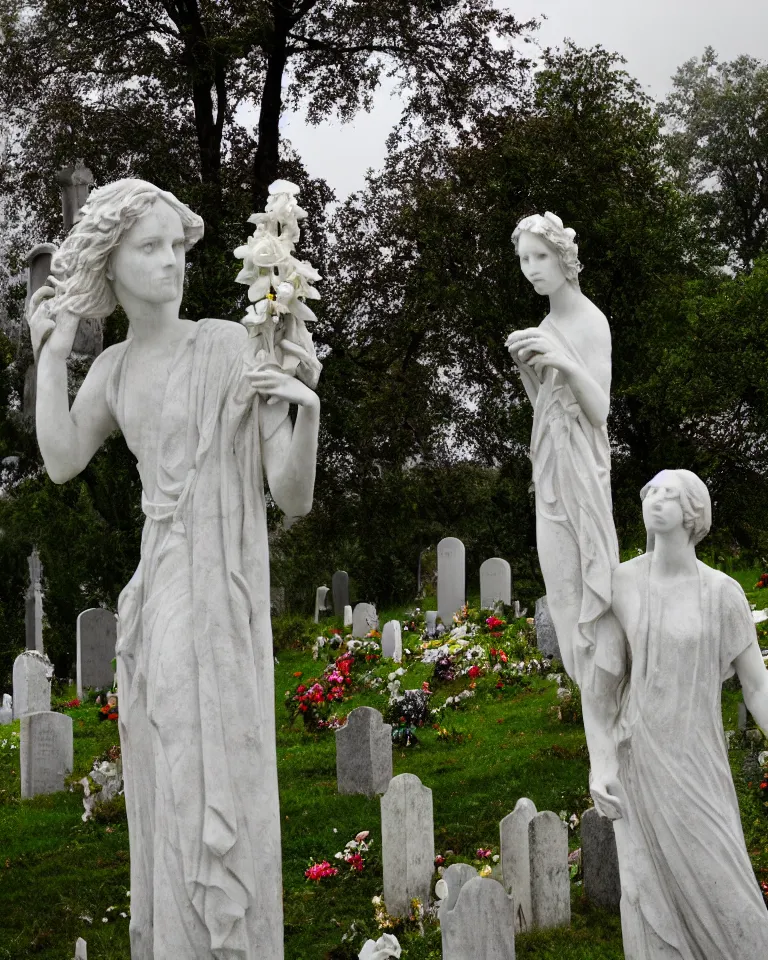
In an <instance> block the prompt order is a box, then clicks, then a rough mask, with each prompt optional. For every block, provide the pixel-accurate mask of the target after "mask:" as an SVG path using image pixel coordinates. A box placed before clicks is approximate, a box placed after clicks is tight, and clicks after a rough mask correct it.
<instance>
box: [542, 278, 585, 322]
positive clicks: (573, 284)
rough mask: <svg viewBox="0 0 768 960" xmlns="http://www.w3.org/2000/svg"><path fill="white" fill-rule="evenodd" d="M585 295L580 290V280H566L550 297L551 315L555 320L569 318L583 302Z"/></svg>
mask: <svg viewBox="0 0 768 960" xmlns="http://www.w3.org/2000/svg"><path fill="white" fill-rule="evenodd" d="M583 298H584V294H583V293H582V292H581V289H580V288H579V282H578V280H570V281H569V280H566V281H565V283H564V284H562V286H560V287H558V289H557V290H555V292H554V293H551V294H550V295H549V315H550V317H551V318H552V319H553V320H558V319H562V318H565V317H567V316H568V315H569V314H570V313H571V312H572V311H573V309H574V307H575V306H576V305H577V304H578V302H579V300H583Z"/></svg>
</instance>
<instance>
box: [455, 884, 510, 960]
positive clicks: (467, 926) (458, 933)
mask: <svg viewBox="0 0 768 960" xmlns="http://www.w3.org/2000/svg"><path fill="white" fill-rule="evenodd" d="M451 869H453V868H452V867H449V870H448V871H446V877H447V874H448V872H449V871H450V870H451ZM446 882H447V880H446ZM449 889H450V884H449ZM449 899H450V895H449V898H446V900H444V901H443V902H442V903H441V904H440V912H439V918H440V932H441V934H442V941H443V960H515V909H514V904H513V902H512V898H511V897H508V896H507V894H506V893H505V892H504V887H502V885H501V884H500V883H499V882H498V881H496V880H492V879H491V878H490V877H478V876H475V877H472V878H471V879H469V880H467V881H466V882H465V883H463V884H462V885H461V887H460V889H459V891H458V894H457V896H456V902H455V905H454V906H453V907H452V908H449V906H448V900H449Z"/></svg>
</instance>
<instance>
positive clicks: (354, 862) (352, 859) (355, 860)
mask: <svg viewBox="0 0 768 960" xmlns="http://www.w3.org/2000/svg"><path fill="white" fill-rule="evenodd" d="M345 861H346V862H347V863H348V864H349V865H350V867H351V868H352V869H353V870H356V871H357V872H358V873H362V872H363V867H364V866H365V864H364V863H363V858H362V857H361V856H360V854H359V853H352V854H350V855H349V856H348V857H345Z"/></svg>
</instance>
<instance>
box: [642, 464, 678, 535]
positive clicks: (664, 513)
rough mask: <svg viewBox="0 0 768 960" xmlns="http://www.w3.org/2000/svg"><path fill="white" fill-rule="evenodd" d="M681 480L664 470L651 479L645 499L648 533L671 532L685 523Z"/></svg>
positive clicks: (644, 515) (644, 506)
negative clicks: (681, 498) (681, 500)
mask: <svg viewBox="0 0 768 960" xmlns="http://www.w3.org/2000/svg"><path fill="white" fill-rule="evenodd" d="M682 489H683V486H682V482H681V480H680V479H679V478H678V477H676V476H675V475H674V474H673V473H670V472H669V471H668V470H662V471H661V473H659V474H657V475H656V476H655V477H654V478H653V480H651V482H650V484H649V486H648V491H647V493H646V494H645V499H644V500H643V520H644V522H645V529H646V530H647V531H648V533H669V532H670V531H672V530H675V529H676V528H677V527H682V525H683V506H682V504H681V502H680V494H681V492H682Z"/></svg>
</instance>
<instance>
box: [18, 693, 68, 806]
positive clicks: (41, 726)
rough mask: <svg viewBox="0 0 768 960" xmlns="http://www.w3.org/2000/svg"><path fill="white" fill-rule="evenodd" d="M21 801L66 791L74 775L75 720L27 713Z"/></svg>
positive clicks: (22, 746)
mask: <svg viewBox="0 0 768 960" xmlns="http://www.w3.org/2000/svg"><path fill="white" fill-rule="evenodd" d="M19 740H20V746H19V753H20V762H21V796H22V799H25V800H26V799H29V798H30V797H36V796H38V795H39V794H41V793H56V792H57V791H59V790H63V789H64V778H65V777H66V775H67V774H68V773H72V765H73V740H72V717H69V716H67V715H66V714H64V713H53V712H51V711H48V712H47V713H28V714H26V715H25V716H23V717H22V718H21V730H20V734H19Z"/></svg>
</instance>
